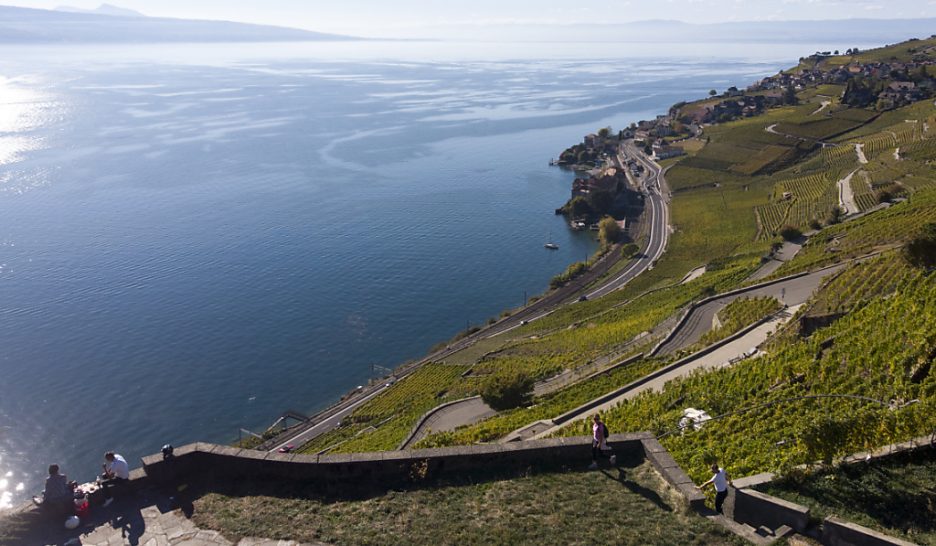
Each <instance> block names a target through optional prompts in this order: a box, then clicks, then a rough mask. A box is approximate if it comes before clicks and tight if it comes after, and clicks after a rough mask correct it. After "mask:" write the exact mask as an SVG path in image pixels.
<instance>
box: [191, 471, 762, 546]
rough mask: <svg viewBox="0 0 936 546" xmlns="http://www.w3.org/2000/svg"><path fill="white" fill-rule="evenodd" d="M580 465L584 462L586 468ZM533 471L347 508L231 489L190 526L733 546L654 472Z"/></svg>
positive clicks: (287, 488) (286, 535) (347, 540)
mask: <svg viewBox="0 0 936 546" xmlns="http://www.w3.org/2000/svg"><path fill="white" fill-rule="evenodd" d="M585 464H587V461H583V466H584V465H585ZM557 470H558V469H544V470H543V471H535V470H531V471H530V472H529V473H527V474H525V475H519V476H518V475H512V474H506V473H501V475H494V476H491V477H490V478H489V479H484V480H483V481H481V482H480V483H479V482H478V478H477V477H476V476H468V477H465V478H462V479H459V478H458V477H452V478H451V479H450V480H449V481H445V482H438V483H431V484H426V485H424V486H422V487H413V488H410V489H405V490H398V491H386V492H375V493H373V494H370V495H361V496H360V498H348V497H349V496H351V495H349V494H348V492H347V491H346V492H345V494H344V495H341V496H338V497H331V498H330V497H325V496H322V495H321V493H320V491H319V490H318V489H317V488H316V487H313V486H307V487H303V486H302V485H298V484H294V483H283V484H267V483H249V482H248V483H240V484H230V485H228V486H225V487H223V488H222V489H221V490H219V491H217V492H212V493H208V494H206V495H204V496H203V497H201V498H199V499H198V500H196V501H195V503H194V504H195V516H194V521H195V523H196V524H197V525H198V526H199V527H201V528H205V529H214V530H218V531H221V532H222V533H223V534H224V535H225V537H227V538H228V539H230V540H234V541H236V540H238V539H240V538H242V537H247V536H252V537H255V536H260V537H266V538H272V539H280V540H297V541H301V542H326V543H329V544H336V545H345V544H347V545H355V544H362V545H365V544H413V545H420V544H427V545H430V544H431V545H436V544H453V545H454V544H458V545H461V544H556V545H566V544H583V545H584V544H660V545H671V544H685V545H693V544H698V545H702V544H737V545H741V544H744V542H743V541H742V540H741V539H739V538H738V537H735V536H734V535H731V534H730V533H728V532H727V531H725V530H723V529H722V528H720V527H717V526H715V525H714V524H712V523H711V522H709V521H708V520H706V519H704V518H701V517H698V516H695V515H690V514H687V513H685V512H683V511H682V510H681V509H680V508H679V507H678V506H679V505H678V502H677V501H676V500H675V499H674V496H673V495H674V493H673V492H672V491H671V490H669V489H667V488H666V486H665V484H664V483H663V481H662V480H661V479H660V478H659V477H658V476H657V475H656V473H655V472H654V471H653V470H652V468H651V467H650V466H649V465H648V464H647V463H644V464H643V465H641V466H639V467H635V468H624V469H622V471H621V473H620V474H618V472H617V471H614V472H610V471H607V472H600V471H592V472H583V471H564V472H563V471H557Z"/></svg>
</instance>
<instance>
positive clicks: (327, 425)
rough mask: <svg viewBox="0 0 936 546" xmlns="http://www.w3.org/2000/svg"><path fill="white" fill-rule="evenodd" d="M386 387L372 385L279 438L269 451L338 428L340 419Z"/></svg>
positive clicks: (300, 443) (299, 442)
mask: <svg viewBox="0 0 936 546" xmlns="http://www.w3.org/2000/svg"><path fill="white" fill-rule="evenodd" d="M387 388H388V385H387V384H380V385H378V386H375V387H372V388H371V389H369V390H368V391H367V392H365V393H362V395H361V396H358V397H355V398H354V399H353V400H351V401H349V402H348V403H346V404H343V405H342V406H341V407H340V408H339V410H338V411H336V412H334V413H332V414H331V415H329V416H328V417H325V418H324V419H322V420H320V421H318V422H317V423H315V424H314V425H312V426H311V427H307V428H304V429H303V430H301V431H300V432H299V433H298V434H296V435H295V436H292V437H290V438H289V439H286V440H280V441H279V442H277V443H276V445H275V446H274V447H273V448H272V449H270V451H277V450H279V449H281V448H284V447H286V446H288V445H293V446H295V447H299V446H301V445H302V444H304V443H306V442H308V441H309V440H312V439H313V438H316V437H318V436H320V435H322V434H325V433H326V432H328V431H330V430H333V429H335V428H338V426H339V425H340V424H341V420H342V419H344V418H345V417H347V416H348V415H350V414H351V412H353V411H354V410H356V409H357V408H358V406H360V405H361V404H364V403H365V402H367V401H369V400H370V399H372V398H374V397H375V396H377V395H378V394H380V393H382V392H383V391H384V390H385V389H387Z"/></svg>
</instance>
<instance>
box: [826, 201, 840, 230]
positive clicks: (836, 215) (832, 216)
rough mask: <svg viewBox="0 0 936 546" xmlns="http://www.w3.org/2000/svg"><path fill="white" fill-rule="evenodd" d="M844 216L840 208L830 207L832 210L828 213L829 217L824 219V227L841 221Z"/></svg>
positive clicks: (836, 206)
mask: <svg viewBox="0 0 936 546" xmlns="http://www.w3.org/2000/svg"><path fill="white" fill-rule="evenodd" d="M843 216H845V211H844V210H842V207H840V206H838V205H835V206H834V207H832V210H831V211H829V217H828V218H827V219H826V225H829V226H831V225H835V224H838V223H839V222H841V221H842V217H843Z"/></svg>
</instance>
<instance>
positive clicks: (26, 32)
mask: <svg viewBox="0 0 936 546" xmlns="http://www.w3.org/2000/svg"><path fill="white" fill-rule="evenodd" d="M356 39H358V38H353V37H350V36H340V35H337V34H324V33H321V32H312V31H308V30H299V29H294V28H285V27H274V26H265V25H251V24H246V23H232V22H228V21H196V20H189V19H168V18H162V17H146V16H144V15H143V14H141V13H138V12H136V11H133V10H126V9H123V8H119V7H116V6H111V5H108V4H104V5H102V6H101V7H99V8H97V9H95V10H79V9H77V8H68V7H66V8H59V9H58V10H54V11H53V10H41V9H29V8H17V7H11V6H0V43H160V42H287V41H288V42H292V41H296V42H301V41H324V40H356Z"/></svg>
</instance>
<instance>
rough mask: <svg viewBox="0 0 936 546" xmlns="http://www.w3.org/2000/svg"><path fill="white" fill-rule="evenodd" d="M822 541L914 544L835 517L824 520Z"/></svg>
mask: <svg viewBox="0 0 936 546" xmlns="http://www.w3.org/2000/svg"><path fill="white" fill-rule="evenodd" d="M822 543H823V544H825V545H827V546H914V543H913V542H907V541H906V540H901V539H899V538H894V537H891V536H888V535H885V534H884V533H879V532H877V531H875V530H873V529H868V528H867V527H862V526H861V525H857V524H855V523H849V522H847V521H843V520H840V519H838V518H833V517H828V518H826V519H825V520H823V521H822Z"/></svg>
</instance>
